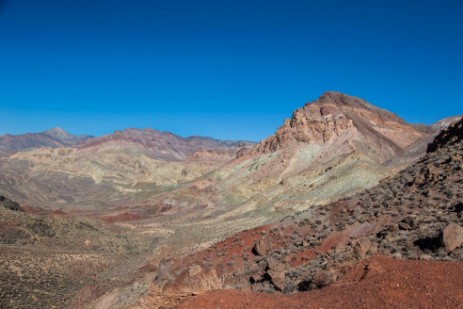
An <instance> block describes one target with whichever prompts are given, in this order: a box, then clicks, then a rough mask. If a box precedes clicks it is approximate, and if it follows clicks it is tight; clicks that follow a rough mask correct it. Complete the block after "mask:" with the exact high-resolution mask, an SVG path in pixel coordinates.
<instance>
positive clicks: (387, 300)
mask: <svg viewBox="0 0 463 309" xmlns="http://www.w3.org/2000/svg"><path fill="white" fill-rule="evenodd" d="M462 266H463V263H462V262H438V263H436V262H432V261H403V260H396V259H392V258H385V257H374V258H369V259H366V260H364V261H362V262H361V263H359V264H358V265H356V266H355V267H354V268H353V269H352V270H351V271H349V273H348V274H347V275H346V276H345V277H344V278H342V279H341V280H340V281H339V282H337V283H336V284H333V285H332V286H329V287H327V288H324V289H320V290H314V291H310V292H303V293H298V294H292V295H281V294H271V295H269V294H262V293H251V292H242V291H230V290H228V291H215V292H208V293H204V294H203V293H201V294H199V295H197V296H194V297H191V296H190V297H189V298H187V301H185V302H184V303H182V302H181V300H182V299H181V298H180V301H178V302H177V303H179V307H178V308H185V309H186V308H191V309H194V308H204V309H208V308H211V309H212V308H230V309H234V308H236V309H239V308H301V309H302V308H333V309H350V308H352V309H358V308H365V309H366V308H443V307H446V308H459V307H461V302H462V301H463V278H462V275H463V273H462V271H463V267H462ZM436 274H439V275H437V276H436ZM151 299H152V300H153V302H148V303H146V302H145V303H144V305H146V306H150V305H153V306H154V305H157V304H159V302H154V300H156V301H159V298H154V297H153V298H148V299H147V301H149V300H151ZM177 299H179V298H177ZM225 304H226V305H225ZM225 306H226V307H225ZM137 308H144V307H143V306H139V307H137Z"/></svg>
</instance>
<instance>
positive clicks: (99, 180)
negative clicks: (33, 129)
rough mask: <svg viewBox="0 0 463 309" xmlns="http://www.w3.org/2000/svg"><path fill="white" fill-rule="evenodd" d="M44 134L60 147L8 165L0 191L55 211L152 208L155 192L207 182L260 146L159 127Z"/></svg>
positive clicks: (2, 164) (0, 174)
mask: <svg viewBox="0 0 463 309" xmlns="http://www.w3.org/2000/svg"><path fill="white" fill-rule="evenodd" d="M37 136H39V137H41V138H42V137H44V138H46V140H47V141H53V143H52V145H53V147H51V145H48V148H39V149H35V150H31V151H23V152H17V153H14V154H12V155H10V156H8V157H6V158H4V159H3V160H0V193H4V194H5V195H8V196H12V197H14V198H15V199H16V200H17V201H18V202H20V203H22V204H26V205H27V204H29V205H34V206H38V207H43V208H48V209H49V208H61V209H68V208H69V207H74V206H75V207H79V208H94V207H97V208H102V209H107V208H110V207H113V206H116V205H117V206H126V205H136V204H139V203H145V200H146V199H147V198H149V196H150V194H157V193H159V192H161V191H163V190H168V189H169V188H171V187H175V186H177V185H178V184H180V183H185V182H189V181H192V180H194V179H196V178H198V177H201V176H204V175H206V174H208V173H210V172H212V171H214V170H216V169H217V168H219V167H221V166H223V165H224V164H225V163H227V162H228V161H230V160H232V159H234V158H235V157H236V155H237V153H238V152H239V151H244V150H243V149H247V148H250V147H252V146H254V143H251V142H241V141H220V140H216V139H213V138H207V137H199V136H192V137H187V138H183V137H180V136H177V135H174V134H172V133H169V132H160V131H157V130H152V129H145V130H139V129H126V130H122V131H116V132H115V133H114V134H110V135H106V136H102V137H97V138H92V139H88V140H86V141H80V140H78V139H76V138H75V137H73V136H72V135H69V134H66V132H64V131H62V130H59V129H54V130H51V131H47V132H44V133H40V134H36V135H34V137H37ZM58 141H59V142H58ZM60 144H61V145H65V147H59V145H60ZM54 146H56V147H54ZM50 147H51V148H50Z"/></svg>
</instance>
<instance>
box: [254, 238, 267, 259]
mask: <svg viewBox="0 0 463 309" xmlns="http://www.w3.org/2000/svg"><path fill="white" fill-rule="evenodd" d="M269 247H270V246H269V245H268V244H267V243H266V242H265V241H263V240H259V241H258V242H257V243H256V244H255V245H254V248H252V252H253V253H254V254H256V255H260V256H265V255H267V253H268V251H269V249H270V248H269Z"/></svg>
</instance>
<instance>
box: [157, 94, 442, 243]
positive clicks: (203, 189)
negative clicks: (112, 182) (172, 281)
mask: <svg viewBox="0 0 463 309" xmlns="http://www.w3.org/2000/svg"><path fill="white" fill-rule="evenodd" d="M448 122H451V121H448ZM443 126H444V124H443ZM438 129H439V128H438V126H436V127H425V126H419V127H417V126H412V125H409V124H407V123H405V122H404V121H403V120H402V119H400V118H399V117H397V116H396V115H394V114H392V113H389V112H387V111H385V110H382V109H379V108H377V107H374V106H373V105H371V104H369V103H367V102H365V101H364V100H362V99H359V98H355V97H351V96H348V95H345V94H341V93H337V92H328V93H325V94H323V95H322V96H321V97H320V98H319V99H317V100H315V101H314V102H311V103H307V104H306V105H305V106H304V107H303V108H300V109H298V110H296V111H295V112H294V113H293V115H292V118H291V119H290V120H287V121H286V122H285V124H284V125H283V126H282V127H281V128H279V129H278V130H277V132H276V133H275V134H274V135H272V136H270V137H268V138H267V139H265V140H263V141H262V142H260V143H259V144H257V145H256V146H255V147H253V148H251V149H249V150H244V151H240V152H239V153H238V158H237V159H235V160H233V161H231V162H229V163H227V164H226V165H224V166H223V167H221V168H219V169H218V170H216V171H214V172H212V173H210V174H207V176H205V177H202V178H201V179H200V180H198V181H195V182H193V183H191V184H189V185H186V186H182V187H181V188H179V189H176V190H174V191H172V192H171V193H170V194H169V200H171V201H177V204H180V203H181V202H185V200H188V202H187V203H186V204H185V206H184V207H183V208H182V209H188V208H189V209H191V211H192V213H194V214H196V217H192V216H191V215H188V216H187V217H185V221H184V222H188V223H189V224H196V223H197V224H198V226H199V225H200V224H202V226H203V228H205V226H207V227H208V228H209V227H210V230H208V233H209V235H216V236H217V239H219V238H221V237H223V236H225V235H227V234H228V235H230V234H232V233H235V232H237V231H239V230H243V229H247V228H252V227H256V226H259V225H264V224H267V223H270V222H275V221H278V220H279V219H281V218H283V217H284V216H286V215H287V214H291V213H295V212H298V211H302V210H305V209H308V208H310V207H311V206H312V205H317V204H327V203H330V202H332V201H335V200H337V199H340V198H343V197H345V196H349V195H352V194H354V193H355V192H359V191H361V190H364V189H366V188H371V187H373V186H375V185H377V184H378V183H379V181H380V180H381V179H383V178H384V177H387V176H390V175H393V174H394V173H396V172H397V171H399V170H400V169H403V168H405V167H406V166H408V165H409V164H411V163H412V162H414V161H416V160H417V159H418V158H419V157H420V156H422V155H423V154H424V153H425V152H426V146H427V143H428V142H429V141H430V140H432V138H433V136H434V135H435V134H437V133H438V131H436V130H438ZM186 197H187V198H186ZM158 202H159V201H158ZM200 205H207V207H203V208H201V207H200ZM181 215H182V214H179V216H181ZM205 222H207V225H205V224H204V223H205ZM214 226H220V227H221V229H220V231H219V230H217V231H215V230H213V227H214ZM189 228H190V229H191V226H190V227H189Z"/></svg>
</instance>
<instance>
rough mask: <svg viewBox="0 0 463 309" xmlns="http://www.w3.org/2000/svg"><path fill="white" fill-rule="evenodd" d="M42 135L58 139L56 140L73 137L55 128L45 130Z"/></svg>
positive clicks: (61, 129) (59, 128)
mask: <svg viewBox="0 0 463 309" xmlns="http://www.w3.org/2000/svg"><path fill="white" fill-rule="evenodd" d="M43 133H44V134H46V135H48V136H52V137H58V138H69V137H72V136H73V135H72V134H70V133H68V132H67V131H65V130H64V129H63V128H61V127H55V128H52V129H49V130H46V131H44V132H43Z"/></svg>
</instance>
